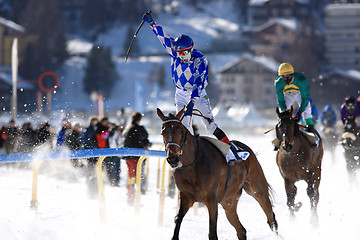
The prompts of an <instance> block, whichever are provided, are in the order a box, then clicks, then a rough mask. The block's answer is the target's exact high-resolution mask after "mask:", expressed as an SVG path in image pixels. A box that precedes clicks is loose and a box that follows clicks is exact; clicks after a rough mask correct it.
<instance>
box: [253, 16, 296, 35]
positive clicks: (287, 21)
mask: <svg viewBox="0 0 360 240" xmlns="http://www.w3.org/2000/svg"><path fill="white" fill-rule="evenodd" d="M274 24H279V25H281V26H283V27H284V28H287V29H288V30H290V31H293V32H295V31H297V30H298V29H299V25H300V23H299V21H298V20H297V19H296V18H273V19H271V20H269V21H267V22H266V23H264V24H262V25H260V26H258V27H256V28H255V29H254V32H260V31H263V30H264V29H266V28H268V27H270V26H272V25H274Z"/></svg>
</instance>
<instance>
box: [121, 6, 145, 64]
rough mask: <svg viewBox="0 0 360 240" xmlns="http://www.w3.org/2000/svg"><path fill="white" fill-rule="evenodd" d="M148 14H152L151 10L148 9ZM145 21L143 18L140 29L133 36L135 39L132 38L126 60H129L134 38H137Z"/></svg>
mask: <svg viewBox="0 0 360 240" xmlns="http://www.w3.org/2000/svg"><path fill="white" fill-rule="evenodd" d="M146 14H148V15H150V14H151V11H148V12H147V13H146ZM144 23H145V21H144V20H142V21H141V23H140V25H139V27H138V29H137V30H136V32H135V33H134V37H133V39H132V40H131V43H130V46H129V49H128V50H127V53H126V56H125V62H126V61H127V59H128V57H129V54H130V51H131V47H132V45H133V43H134V40H135V38H136V36H137V34H138V33H139V31H140V28H141V27H142V25H144Z"/></svg>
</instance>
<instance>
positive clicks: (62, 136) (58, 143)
mask: <svg viewBox="0 0 360 240" xmlns="http://www.w3.org/2000/svg"><path fill="white" fill-rule="evenodd" d="M70 129H71V123H70V122H69V120H67V119H64V120H63V124H62V127H61V129H60V131H59V133H58V135H57V138H56V146H57V147H61V146H63V145H64V144H65V135H66V131H68V130H70Z"/></svg>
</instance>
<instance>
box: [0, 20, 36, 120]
mask: <svg viewBox="0 0 360 240" xmlns="http://www.w3.org/2000/svg"><path fill="white" fill-rule="evenodd" d="M24 32H25V28H24V27H22V26H20V25H19V24H16V23H14V22H12V21H10V20H7V19H5V18H2V17H0V95H1V100H0V113H1V112H9V110H10V102H11V96H12V84H13V83H12V72H11V51H12V44H13V40H14V38H15V37H19V36H20V34H22V33H24ZM34 89H35V86H34V85H33V84H31V83H27V82H26V81H23V79H22V78H21V76H19V77H18V84H17V95H18V104H17V105H18V111H20V112H23V111H26V110H33V109H34V108H35V106H34V104H33V103H34V102H35V96H36V94H35V91H34Z"/></svg>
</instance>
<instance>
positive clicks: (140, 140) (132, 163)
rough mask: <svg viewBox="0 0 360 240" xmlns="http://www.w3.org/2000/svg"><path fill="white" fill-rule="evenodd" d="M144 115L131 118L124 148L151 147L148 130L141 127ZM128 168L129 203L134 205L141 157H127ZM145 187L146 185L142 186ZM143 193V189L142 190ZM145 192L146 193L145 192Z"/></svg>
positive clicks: (137, 114)
mask: <svg viewBox="0 0 360 240" xmlns="http://www.w3.org/2000/svg"><path fill="white" fill-rule="evenodd" d="M141 119H142V114H141V113H139V112H134V113H133V114H132V116H131V120H132V121H131V124H130V125H128V126H127V127H126V129H125V130H124V133H123V136H124V147H128V148H148V147H149V145H150V142H149V135H148V133H147V131H146V129H145V128H144V127H143V126H141V125H140V122H141ZM125 159H126V164H127V166H128V184H127V188H128V203H129V204H132V202H133V200H134V193H135V189H134V184H135V176H136V166H137V162H138V160H139V157H134V156H127V157H125ZM142 172H143V171H142ZM142 185H145V184H142ZM142 191H143V189H142ZM143 192H144V191H143Z"/></svg>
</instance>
